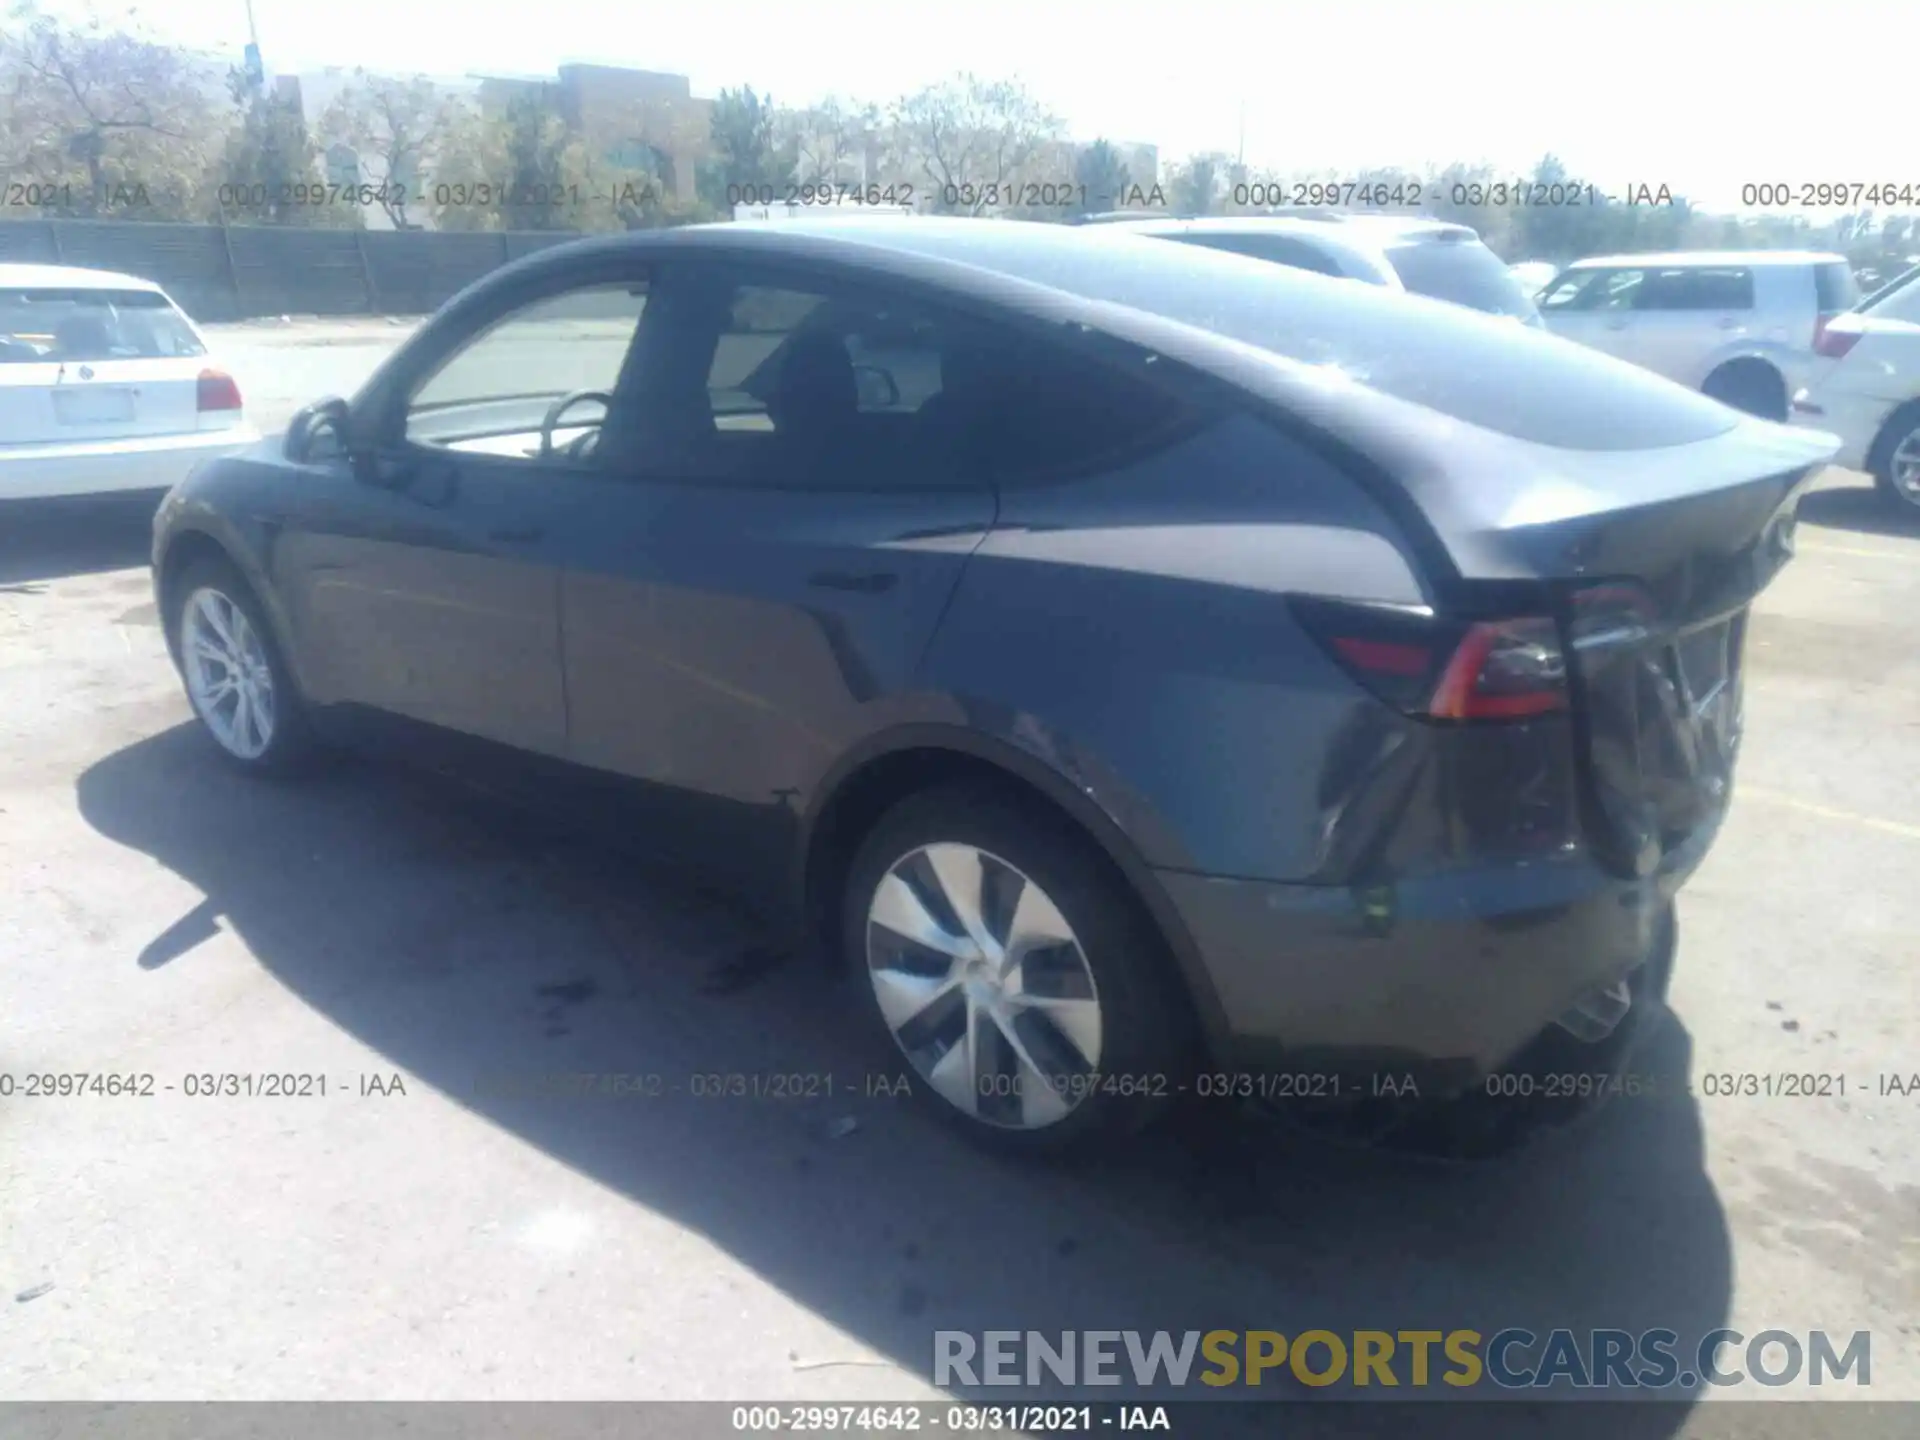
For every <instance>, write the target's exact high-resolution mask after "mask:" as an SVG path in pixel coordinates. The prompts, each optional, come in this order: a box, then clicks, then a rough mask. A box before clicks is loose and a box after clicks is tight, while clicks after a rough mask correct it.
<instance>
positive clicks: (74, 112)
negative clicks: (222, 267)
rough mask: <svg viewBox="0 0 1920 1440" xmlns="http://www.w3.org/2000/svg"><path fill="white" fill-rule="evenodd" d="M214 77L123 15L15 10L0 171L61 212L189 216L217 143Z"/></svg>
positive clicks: (31, 7)
mask: <svg viewBox="0 0 1920 1440" xmlns="http://www.w3.org/2000/svg"><path fill="white" fill-rule="evenodd" d="M215 79H216V77H215V75H214V73H213V71H212V70H211V69H210V67H208V66H206V65H204V64H202V63H200V62H198V61H196V60H195V59H194V57H192V56H190V55H188V54H186V53H185V52H184V51H181V50H177V49H174V48H172V47H170V46H166V45H162V44H159V43H158V42H156V41H154V40H152V39H149V38H148V37H147V36H146V35H145V34H144V33H143V32H142V31H141V29H140V28H139V25H138V22H137V20H136V18H135V16H134V12H133V11H131V10H128V11H125V12H122V13H119V14H115V15H102V14H101V13H99V12H97V11H96V12H93V13H90V14H88V15H87V16H86V18H85V19H82V20H78V21H69V20H65V19H62V18H58V17H56V16H53V15H51V14H48V13H47V12H45V11H43V10H41V9H40V8H39V7H38V6H37V5H35V4H34V3H33V0H21V3H17V4H15V5H14V6H13V8H12V9H11V10H10V11H9V12H8V14H7V17H6V24H5V27H4V29H0V166H4V168H5V169H6V170H7V172H8V173H9V174H11V175H17V176H21V177H23V178H25V179H28V180H30V181H31V182H33V183H36V184H38V185H40V186H42V187H45V188H47V189H50V190H53V191H55V192H56V193H58V194H59V195H60V196H61V203H60V205H59V206H58V207H57V209H59V210H62V211H64V212H65V213H68V214H75V215H88V216H97V215H122V216H132V217H134V218H152V219H185V218H188V217H189V216H190V215H191V214H192V213H193V212H194V210H195V207H196V206H197V204H198V201H199V198H200V192H201V191H202V190H203V189H204V187H205V185H206V183H207V180H208V177H209V167H210V164H211V160H212V157H213V155H214V154H215V153H217V151H218V149H219V147H220V144H221V142H222V141H223V139H224V134H223V127H222V125H221V123H220V117H219V111H218V107H217V106H216V104H215V101H214V98H213V93H212V92H213V89H214V82H215Z"/></svg>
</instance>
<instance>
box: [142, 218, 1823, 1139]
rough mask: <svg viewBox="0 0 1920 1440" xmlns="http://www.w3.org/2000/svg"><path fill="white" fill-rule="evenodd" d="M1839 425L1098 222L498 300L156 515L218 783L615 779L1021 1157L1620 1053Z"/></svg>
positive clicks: (1729, 765) (691, 860)
mask: <svg viewBox="0 0 1920 1440" xmlns="http://www.w3.org/2000/svg"><path fill="white" fill-rule="evenodd" d="M1834 448H1835V445H1834V443H1833V442H1831V441H1829V440H1828V438H1827V437H1825V436H1822V435H1818V434H1811V435H1810V434H1808V433H1806V432H1804V431H1794V430H1789V429H1786V428H1783V427H1780V426H1776V425H1772V424H1769V423H1766V422H1764V421H1759V420H1753V419H1749V418H1746V417H1744V416H1742V415H1739V414H1737V413H1735V412H1734V411H1732V410H1730V409H1726V408H1724V407H1722V406H1721V405H1719V404H1717V403H1715V402H1714V401H1711V400H1708V399H1704V398H1702V397H1701V396H1698V395H1694V394H1692V393H1690V392H1689V391H1686V390H1683V389H1681V388H1680V387H1678V386H1675V385H1672V384H1669V383H1668V382H1666V381H1665V380H1661V379H1658V378H1656V377H1655V376H1653V375H1651V374H1648V373H1647V372H1645V371H1642V370H1638V369H1634V368H1631V367H1629V366H1627V365H1625V364H1622V363H1619V362H1617V361H1614V360H1610V359H1608V358H1606V357H1603V356H1601V355H1598V354H1596V353H1594V352H1593V351H1590V350H1587V349H1584V348H1581V347H1578V346H1575V345H1572V344H1569V343H1567V342H1565V341H1563V340H1558V339H1555V338H1553V337H1551V336H1546V335H1542V334H1538V333H1535V332H1532V331H1528V330H1523V329H1521V328H1519V327H1516V326H1513V325H1510V324H1506V323H1503V322H1501V321H1499V320H1497V319H1490V318H1487V317H1484V316H1481V315H1478V314H1476V313H1474V312H1472V311H1469V310H1464V309H1460V308H1458V307H1455V306H1450V305H1444V304H1441V303H1439V302H1434V301H1426V300H1421V299H1419V298H1414V297H1408V296H1403V295H1398V294H1394V293H1390V292H1388V291H1386V290H1375V289H1372V288H1371V287H1365V286H1358V285H1349V284H1344V283H1342V282H1340V281H1338V280H1332V279H1327V278H1323V277H1321V276H1317V275H1313V274H1310V273H1306V272H1301V271H1295V270H1290V269H1286V268H1283V267H1280V266H1274V265H1268V264H1264V263H1262V262H1260V261H1258V260H1252V259H1247V258H1244V257H1240V256H1235V255H1231V254H1224V253H1218V252H1213V251H1209V250H1203V249H1199V248H1195V247H1188V246H1180V245H1168V244H1165V243H1164V242H1161V241H1156V240H1152V239H1145V238H1140V237H1135V236H1129V235H1125V234H1119V233H1114V231H1113V230H1110V229H1107V228H1105V227H1087V228H1079V229H1074V228H1066V227H1057V226H1050V225H1041V224H1020V223H1015V222H997V221H974V220H951V221H949V220H940V219H934V218H903V219H899V220H893V219H880V218H872V219H868V220H864V221H859V222H852V221H840V222H834V221H819V222H800V223H794V224H783V225H761V226H753V225H723V226H707V227H698V228H691V229H683V230H678V231H671V232H659V233H653V234H645V235H623V236H618V237H611V238H607V239H602V240H590V241H584V242H581V243H578V244H571V245H566V246H563V247H559V248H555V249H552V250H547V251H544V252H542V253H540V254H538V255H536V256H533V257H530V258H527V259H525V260H522V261H519V262H517V263H514V264H511V265H509V266H507V267H506V268H504V269H501V270H499V271H497V272H495V273H494V274H492V275H490V276H488V277H487V278H486V279H484V280H482V281H481V282H479V283H478V284H476V285H474V286H473V287H472V288H470V289H469V290H467V291H466V292H464V293H463V294H461V295H460V296H458V297H457V298H456V299H454V300H453V301H452V302H450V303H449V304H448V305H447V306H446V307H445V308H444V309H443V310H442V311H441V313H440V314H439V315H438V316H436V317H435V318H434V319H433V320H432V321H431V322H430V323H428V324H427V325H426V326H425V327H424V328H422V329H421V330H420V331H419V333H418V334H416V335H415V336H413V337H412V338H411V339H410V340H409V341H408V342H407V343H406V344H405V345H403V346H402V347H401V348H400V349H399V350H398V351H397V352H396V353H395V354H394V355H393V356H392V357H391V358H390V359H388V360H387V361H386V363H385V364H384V365H382V366H381V368H380V369H379V370H378V372H377V373H376V374H375V375H374V376H373V377H372V379H370V380H369V381H368V383H367V384H366V386H365V388H364V389H363V390H362V391H361V392H360V393H359V394H358V395H356V396H355V397H354V398H353V399H352V401H351V402H350V403H348V402H342V401H339V400H331V401H326V402H322V403H320V404H317V405H315V406H312V407H309V409H308V410H306V411H304V412H302V414H301V415H300V417H298V418H297V419H296V421H295V423H294V425H293V426H292V428H291V429H290V430H289V432H288V434H287V435H286V436H285V437H284V438H281V439H276V440H272V441H268V442H264V443H263V444H261V445H260V446H259V447H258V448H256V449H255V450H253V451H251V452H249V453H246V454H242V455H239V456H236V457H232V458H228V459H223V460H219V461H216V462H213V463H211V464H209V465H207V466H206V467H204V468H202V469H201V470H200V471H199V472H198V473H196V474H195V475H194V476H193V477H192V478H190V479H189V480H187V481H186V482H185V483H184V484H182V485H181V486H180V487H179V488H178V489H177V490H175V491H174V493H173V494H172V495H170V496H169V497H168V499H167V501H166V502H165V504H164V506H163V507H162V509H161V511H160V513H159V515H158V517H157V520H156V532H155V541H154V557H153V558H154V575H155V584H156V587H157V590H158V596H159V603H160V610H161V614H162V615H163V616H164V617H165V623H166V629H167V636H168V639H169V642H170V644H171V646H172V649H173V653H174V656H175V658H176V660H177V662H178V664H179V667H180V670H181V673H182V676H183V678H184V680H185V683H186V689H187V694H188V696H189V697H190V699H191V701H192V705H193V709H194V711H195V712H196V714H197V715H198V717H199V719H200V721H201V722H202V723H203V724H204V725H205V727H206V729H207V731H208V732H209V733H210V735H211V737H212V739H213V740H214V741H215V742H216V743H217V744H218V746H219V747H220V749H221V750H222V751H223V752H224V753H225V754H226V755H227V756H228V757H229V758H230V759H232V760H233V761H234V762H235V763H237V764H238V765H240V766H241V767H243V768H245V769H249V770H260V771H268V770H279V769H282V768H284V767H285V766H287V765H289V764H291V763H292V762H294V761H296V760H297V759H298V758H300V756H301V754H302V752H303V751H304V750H306V749H308V748H309V747H311V746H312V745H313V743H314V742H315V741H316V740H319V739H321V738H323V737H347V736H358V737H363V738H366V739H372V740H384V741H388V742H394V743H400V744H402V745H406V746H409V747H418V746H420V745H421V744H422V743H430V744H431V745H432V753H434V754H436V755H443V756H456V757H460V758H459V763H462V764H464V763H468V762H471V763H475V764H492V763H493V762H495V761H498V760H502V759H506V760H509V761H511V762H512V763H511V766H509V767H508V768H510V769H518V770H523V771H524V772H525V773H532V774H538V775H540V776H542V777H543V783H544V784H552V785H554V786H556V787H560V788H565V787H567V786H571V785H573V784H574V782H577V781H579V780H581V779H582V778H583V777H584V778H587V779H590V780H592V781H593V782H594V783H592V784H591V785H587V786H584V787H581V789H582V793H591V794H594V795H599V796H614V795H617V796H619V797H620V802H621V807H622V813H623V814H624V815H625V816H626V817H627V818H626V821H625V832H626V834H627V835H628V836H630V837H638V838H639V839H640V840H642V841H644V842H645V843H646V844H647V845H648V847H649V848H651V849H653V850H655V851H657V852H659V853H660V854H661V855H663V856H665V857H668V858H671V859H673V860H676V861H679V862H682V863H685V864H688V865H691V866H694V867H696V868H698V869H700V870H702V871H704V872H707V873H708V874H710V875H713V876H716V877H718V878H720V879H722V880H724V881H727V882H731V883H732V884H734V885H736V886H737V887H738V888H739V890H740V891H741V892H742V893H743V894H745V895H746V896H748V897H751V899H752V900H754V901H755V902H757V903H758V905H759V906H760V907H761V909H762V911H763V913H764V914H765V915H767V916H769V917H773V918H776V919H778V920H779V921H781V922H783V923H785V924H787V925H789V926H791V927H792V930H791V933H793V934H794V935H796V936H805V937H808V938H809V939H810V940H812V941H817V942H820V943H821V944H823V945H824V947H825V949H826V950H827V952H828V953H829V954H831V955H832V956H834V957H838V958H843V959H844V961H845V963H846V965H847V966H848V967H849V969H850V970H851V972H852V975H853V984H852V987H851V988H850V990H849V995H850V997H853V998H854V999H856V1000H857V1002H858V1003H859V1004H861V1005H863V1006H865V1007H866V1008H867V1009H869V1010H870V1013H871V1017H872V1023H873V1025H874V1026H875V1027H876V1029H875V1036H876V1045H877V1046H893V1047H897V1054H896V1055H895V1063H899V1057H904V1061H905V1064H904V1065H903V1066H902V1068H903V1069H910V1070H911V1072H912V1073H913V1075H914V1077H915V1080H916V1083H917V1085H918V1086H919V1088H920V1090H921V1092H922V1095H923V1098H925V1099H926V1100H928V1101H929V1102H930V1103H932V1104H933V1106H934V1107H935V1108H936V1109H938V1110H939V1111H941V1112H942V1113H944V1114H945V1115H947V1116H948V1117H949V1118H950V1119H953V1120H955V1121H957V1122H959V1123H960V1124H961V1125H962V1126H963V1127H964V1128H966V1129H967V1130H969V1131H971V1132H972V1133H974V1134H975V1135H977V1136H979V1137H981V1138H985V1139H989V1140H993V1141H997V1142H999V1143H1001V1144H1005V1145H1011V1146H1014V1147H1022V1148H1029V1149H1038V1150H1050V1149H1056V1148H1060V1147H1065V1146H1069V1145H1073V1144H1077V1143H1079V1142H1083V1141H1090V1140H1093V1139H1095V1138H1098V1137H1104V1136H1112V1135H1115V1134H1118V1133H1123V1132H1125V1131H1126V1130H1128V1129H1130V1128H1132V1127H1134V1126H1136V1125H1137V1124H1139V1123H1140V1122H1141V1121H1142V1120H1144V1119H1146V1118H1148V1117H1150V1116H1151V1115H1153V1114H1154V1113H1156V1112H1157V1111H1158V1110H1159V1109H1160V1108H1162V1107H1163V1106H1165V1105H1166V1104H1167V1103H1168V1102H1169V1100H1171V1099H1172V1098H1173V1097H1176V1096H1178V1095H1180V1094H1182V1093H1188V1094H1207V1095H1235V1094H1237V1095H1248V1094H1253V1095H1263V1096H1266V1097H1268V1098H1270V1099H1278V1100H1281V1101H1282V1102H1285V1103H1295V1102H1298V1103H1300V1104H1301V1105H1302V1106H1318V1107H1331V1108H1334V1109H1338V1108H1340V1107H1342V1106H1345V1105H1347V1103H1348V1102H1349V1101H1356V1102H1360V1105H1361V1108H1365V1106H1366V1104H1367V1103H1369V1102H1371V1101H1372V1100H1373V1099H1375V1098H1377V1097H1378V1096H1379V1095H1380V1094H1381V1093H1382V1078H1381V1077H1383V1076H1384V1077H1386V1082H1385V1091H1386V1093H1389V1094H1392V1095H1394V1096H1396V1097H1401V1098H1404V1097H1405V1096H1406V1095H1407V1094H1410V1093H1412V1092H1413V1091H1414V1090H1417V1092H1418V1094H1419V1095H1420V1097H1421V1099H1422V1101H1423V1103H1424V1105H1425V1107H1426V1111H1427V1113H1428V1114H1429V1115H1430V1114H1431V1113H1433V1111H1434V1106H1433V1101H1434V1100H1435V1098H1436V1097H1445V1098H1447V1099H1449V1100H1450V1101H1451V1103H1450V1104H1448V1105H1446V1106H1443V1107H1439V1113H1441V1114H1443V1115H1444V1114H1447V1113H1462V1114H1464V1113H1466V1112H1468V1111H1470V1110H1472V1109H1474V1107H1475V1105H1476V1104H1478V1102H1479V1101H1481V1100H1484V1099H1485V1097H1486V1095H1487V1093H1488V1091H1489V1090H1493V1091H1496V1092H1499V1091H1500V1089H1501V1085H1502V1084H1503V1083H1504V1082H1503V1077H1504V1076H1505V1074H1506V1072H1507V1071H1508V1070H1509V1069H1510V1068H1512V1067H1519V1066H1528V1065H1532V1066H1535V1067H1538V1066H1539V1065H1541V1064H1551V1066H1552V1068H1553V1072H1554V1073H1556V1074H1558V1073H1592V1074H1605V1073H1617V1071H1618V1067H1619V1060H1620V1056H1621V1054H1622V1053H1623V1048H1624V1046H1625V1044H1626V1037H1629V1036H1631V1035H1632V1033H1633V1032H1634V1030H1635V1028H1636V1024H1637V1019H1638V1017H1640V1016H1643V1015H1645V1014H1648V1013H1655V1014H1657V1013H1658V1011H1659V1005H1660V1001H1661V998H1662V996H1663V994H1664V990H1665V986H1666V980H1667V975H1668V973H1669V969H1670V966H1671V963H1672V953H1673V936H1674V927H1673V918H1672V899H1673V896H1674V893H1675V891H1676V890H1677V889H1678V888H1679V887H1680V885H1681V884H1682V882H1683V881H1684V880H1685V879H1686V878H1687V876H1688V875H1689V873H1690V872H1691V871H1692V870H1693V869H1694V867H1695V866H1696V865H1697V864H1698V863H1699V861H1700V859H1701V857H1702V855H1703V854H1704V853H1705V852H1706V849H1707V847H1708V846H1709V845H1710V844H1711V843H1712V840H1713V837H1714V834H1715V830H1716V828H1717V826H1718V824H1719V822H1720V819H1721V816H1722V815H1723V813H1724V812H1725V810H1726V807H1727V804H1728V799H1729V790H1730V786H1731V783H1732V775H1733V768H1734V758H1735V751H1736V749H1737V747H1738V744H1739V737H1740V725H1741V699H1740V697H1741V651H1742V638H1743V634H1744V630H1745V625H1746V617H1747V612H1748V608H1749V606H1750V604H1751V602H1752V601H1753V599H1754V597H1755V595H1756V594H1758V593H1759V591H1760V590H1761V589H1762V587H1764V586H1765V585H1766V584H1767V583H1768V581H1769V580H1770V579H1771V578H1772V576H1773V575H1774V574H1775V572H1776V571H1777V570H1778V569H1779V568H1780V566H1781V565H1782V564H1784V563H1785V561H1786V560H1787V558H1788V556H1789V555H1790V553H1791V551H1792V546H1793V534H1794V518H1795V509H1796V506H1797V503H1798V499H1799V496H1800V494H1801V490H1802V487H1803V485H1804V484H1805V482H1806V481H1807V479H1808V477H1809V476H1810V475H1811V473H1812V472H1813V471H1814V470H1816V469H1817V468H1818V467H1819V466H1820V465H1821V464H1822V463H1823V462H1824V461H1825V460H1826V459H1827V457H1828V456H1829V455H1831V454H1832V453H1833V451H1834ZM569 793H571V792H569ZM629 807H633V808H629ZM888 1053H892V1052H891V1050H889V1051H888ZM1543 1057H1551V1058H1550V1059H1548V1058H1543ZM1408 1087H1411V1088H1408ZM1505 1088H1506V1090H1507V1091H1511V1090H1513V1089H1515V1088H1516V1087H1513V1086H1507V1087H1505ZM1476 1123H1478V1122H1476Z"/></svg>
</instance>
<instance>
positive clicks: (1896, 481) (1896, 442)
mask: <svg viewBox="0 0 1920 1440" xmlns="http://www.w3.org/2000/svg"><path fill="white" fill-rule="evenodd" d="M1910 458H1911V463H1913V464H1914V465H1917V466H1920V400H1916V401H1912V402H1910V403H1908V404H1906V405H1902V406H1901V407H1900V408H1899V409H1898V410H1896V411H1894V412H1893V416H1892V418H1890V419H1889V420H1888V421H1887V424H1886V428H1885V429H1883V430H1882V431H1881V432H1880V437H1879V438H1878V439H1877V440H1875V441H1874V442H1873V452H1872V454H1871V455H1870V456H1869V458H1868V460H1867V468H1868V469H1869V470H1870V471H1872V472H1873V483H1874V484H1875V485H1876V486H1877V487H1878V488H1879V491H1880V494H1881V495H1882V496H1883V497H1884V498H1885V499H1886V501H1887V503H1888V504H1890V505H1892V506H1893V507H1894V508H1895V509H1896V510H1898V511H1899V512H1900V513H1901V514H1902V515H1906V516H1913V515H1920V471H1909V470H1908V463H1909V460H1910ZM1896 467H1897V468H1896ZM1903 475H1904V476H1908V477H1909V478H1907V479H1906V480H1905V482H1904V483H1903V479H1902V476H1903Z"/></svg>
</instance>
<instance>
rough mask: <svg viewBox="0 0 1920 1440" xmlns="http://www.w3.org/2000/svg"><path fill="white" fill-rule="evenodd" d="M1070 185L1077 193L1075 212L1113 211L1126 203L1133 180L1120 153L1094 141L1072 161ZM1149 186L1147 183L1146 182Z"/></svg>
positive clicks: (1100, 142)
mask: <svg viewBox="0 0 1920 1440" xmlns="http://www.w3.org/2000/svg"><path fill="white" fill-rule="evenodd" d="M1073 183H1074V185H1075V186H1076V187H1077V188H1078V189H1079V191H1080V192H1081V193H1080V195H1079V196H1078V197H1076V198H1077V199H1078V201H1079V204H1078V207H1077V208H1078V209H1079V210H1080V211H1081V212H1082V213H1088V212H1098V211H1101V210H1117V209H1119V208H1121V205H1122V203H1123V202H1124V200H1125V199H1126V192H1127V187H1128V186H1129V185H1131V184H1132V183H1133V177H1132V175H1131V174H1129V173H1128V171H1127V162H1126V161H1125V160H1123V159H1121V158H1120V152H1119V151H1118V150H1116V149H1115V148H1114V147H1113V145H1112V144H1111V143H1110V142H1108V141H1106V140H1104V139H1101V140H1095V141H1094V142H1093V143H1092V144H1091V145H1088V146H1085V147H1083V148H1082V149H1081V151H1080V153H1079V154H1078V155H1076V156H1074V158H1073ZM1149 183H1151V181H1149Z"/></svg>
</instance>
